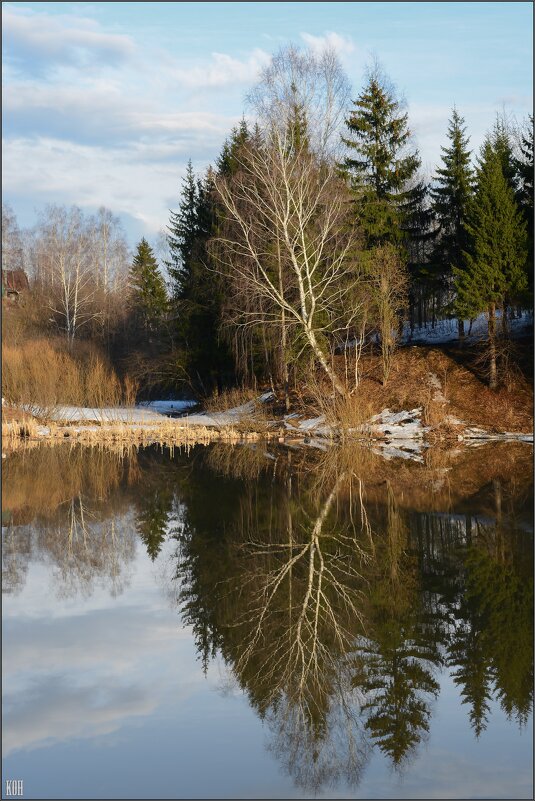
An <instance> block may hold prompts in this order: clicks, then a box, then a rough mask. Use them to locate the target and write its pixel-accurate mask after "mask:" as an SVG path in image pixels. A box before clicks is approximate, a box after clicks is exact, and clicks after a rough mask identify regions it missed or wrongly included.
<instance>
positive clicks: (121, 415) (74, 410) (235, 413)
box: [50, 392, 273, 428]
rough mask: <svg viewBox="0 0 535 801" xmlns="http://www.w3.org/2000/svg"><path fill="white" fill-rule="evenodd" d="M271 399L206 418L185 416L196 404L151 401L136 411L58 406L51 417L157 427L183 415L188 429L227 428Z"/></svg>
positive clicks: (263, 397)
mask: <svg viewBox="0 0 535 801" xmlns="http://www.w3.org/2000/svg"><path fill="white" fill-rule="evenodd" d="M272 397H273V393H272V392H266V393H264V395H261V396H260V397H259V398H258V399H257V400H256V401H254V400H251V401H248V402H247V403H244V404H242V405H241V406H236V407H234V408H233V409H228V410H226V411H224V412H212V413H211V414H207V413H205V412H200V413H198V414H187V413H186V412H187V410H188V409H191V408H193V407H194V406H197V405H198V404H197V403H196V402H195V401H150V402H149V403H145V404H140V405H138V406H135V407H127V406H117V407H110V408H104V409H93V408H89V407H82V406H59V407H58V408H57V409H55V410H54V412H52V414H51V415H50V417H51V418H52V419H53V420H56V421H60V420H61V421H64V420H65V421H68V422H72V423H90V422H94V423H103V422H105V423H156V422H163V421H164V420H169V415H170V414H182V417H181V418H180V419H181V422H182V423H184V424H187V425H190V424H191V425H203V426H207V427H209V428H210V427H220V426H228V425H232V424H233V423H237V422H238V421H239V420H241V419H243V418H246V417H250V416H251V415H253V414H254V411H255V409H256V407H257V404H258V403H265V402H266V401H267V400H269V399H270V398H272Z"/></svg>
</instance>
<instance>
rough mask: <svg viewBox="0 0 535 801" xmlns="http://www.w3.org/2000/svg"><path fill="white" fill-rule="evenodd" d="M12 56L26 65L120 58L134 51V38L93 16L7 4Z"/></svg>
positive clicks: (5, 28) (5, 13) (5, 23)
mask: <svg viewBox="0 0 535 801" xmlns="http://www.w3.org/2000/svg"><path fill="white" fill-rule="evenodd" d="M2 22H3V35H4V43H5V44H4V47H5V49H6V53H7V56H8V58H9V57H10V56H11V57H12V58H15V59H16V60H17V61H22V62H23V63H24V65H25V66H26V67H28V66H30V65H35V66H38V67H43V66H44V65H46V66H47V67H50V66H52V65H54V64H58V63H59V64H75V65H76V64H78V65H80V64H84V63H91V64H94V63H95V60H96V59H98V61H100V62H102V61H103V60H104V61H106V62H107V63H110V62H119V61H123V60H124V59H126V58H128V57H130V56H132V55H133V53H134V51H135V44H134V41H133V40H132V39H131V37H130V36H127V35H125V34H115V33H106V32H105V31H102V30H101V29H100V27H99V25H98V24H97V23H96V22H95V21H94V20H92V19H89V18H86V17H78V16H73V15H66V14H58V15H54V16H53V15H51V14H46V13H43V12H40V11H39V12H35V11H33V10H30V9H28V8H24V7H21V8H19V7H15V6H12V5H6V6H4V8H3V13H2Z"/></svg>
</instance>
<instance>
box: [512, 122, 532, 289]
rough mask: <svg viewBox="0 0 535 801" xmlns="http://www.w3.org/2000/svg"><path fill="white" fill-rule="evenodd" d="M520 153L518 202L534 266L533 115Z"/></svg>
mask: <svg viewBox="0 0 535 801" xmlns="http://www.w3.org/2000/svg"><path fill="white" fill-rule="evenodd" d="M518 149H519V153H518V155H517V157H516V158H515V159H514V166H515V170H516V179H517V186H518V189H517V201H518V203H519V205H520V208H521V209H522V212H523V214H524V219H525V221H526V226H527V233H528V251H529V253H528V264H533V115H531V116H530V117H529V120H528V123H527V124H526V125H525V127H524V131H523V133H522V135H521V137H520V142H519V148H518ZM528 278H529V283H530V289H531V291H533V273H532V271H531V270H530V271H529V275H528Z"/></svg>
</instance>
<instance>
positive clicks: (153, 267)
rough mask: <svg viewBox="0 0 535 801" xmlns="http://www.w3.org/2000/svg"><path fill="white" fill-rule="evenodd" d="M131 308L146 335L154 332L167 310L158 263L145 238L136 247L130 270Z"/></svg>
mask: <svg viewBox="0 0 535 801" xmlns="http://www.w3.org/2000/svg"><path fill="white" fill-rule="evenodd" d="M130 287H131V291H132V306H133V309H134V313H135V315H136V317H137V320H138V324H139V325H140V326H142V327H143V328H144V329H145V332H146V333H154V332H156V331H157V330H158V329H159V328H160V326H161V324H162V321H163V319H164V317H165V314H166V312H167V310H168V300H167V292H166V289H165V283H164V280H163V277H162V275H161V273H160V270H159V268H158V262H157V260H156V258H155V256H154V253H153V252H152V248H151V247H150V245H149V243H148V242H147V240H146V239H145V238H143V239H142V240H141V242H140V243H139V245H138V246H137V252H136V255H135V257H134V261H133V263H132V267H131V268H130Z"/></svg>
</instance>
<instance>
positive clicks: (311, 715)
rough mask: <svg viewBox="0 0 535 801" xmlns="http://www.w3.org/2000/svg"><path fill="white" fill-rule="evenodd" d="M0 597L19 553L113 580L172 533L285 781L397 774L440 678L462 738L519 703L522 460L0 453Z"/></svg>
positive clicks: (422, 727)
mask: <svg viewBox="0 0 535 801" xmlns="http://www.w3.org/2000/svg"><path fill="white" fill-rule="evenodd" d="M3 468H4V482H3V490H2V492H3V496H2V502H3V510H4V511H3V522H4V523H5V526H4V527H3V545H4V548H3V570H4V590H5V591H6V592H11V593H17V592H20V591H21V589H22V588H23V586H24V582H25V576H26V573H27V570H28V563H29V561H30V559H32V558H35V557H36V555H37V556H38V557H39V558H41V559H42V560H44V561H46V562H47V563H48V564H50V565H51V566H52V569H53V574H54V581H55V586H56V590H57V593H58V595H59V596H62V597H72V596H74V595H76V594H81V595H84V596H86V597H87V596H88V595H89V594H91V592H92V591H93V590H94V587H95V586H96V584H99V585H104V586H106V587H107V588H108V589H109V590H110V592H112V594H120V593H122V592H124V591H125V589H126V587H127V586H128V580H129V566H130V565H131V564H132V561H133V558H134V555H135V549H136V544H138V543H140V542H142V543H143V547H144V548H145V549H146V551H147V554H148V555H149V557H150V558H151V560H153V561H156V560H157V559H158V555H159V554H160V553H161V550H162V547H163V546H164V544H166V548H167V549H169V548H170V549H171V551H170V552H171V553H172V554H173V568H172V571H171V574H170V575H168V578H167V582H168V584H169V585H170V586H168V587H167V588H166V589H167V590H168V591H170V592H173V591H174V595H175V598H176V603H177V610H178V612H179V614H180V615H181V617H182V619H183V620H184V621H185V622H186V623H187V624H188V625H190V626H191V628H192V631H193V634H194V637H195V642H196V647H197V650H198V654H199V659H200V661H201V664H202V667H203V669H204V670H205V671H206V670H207V668H208V665H209V663H210V661H211V660H212V659H213V658H214V657H215V656H216V654H221V655H222V657H223V659H224V661H225V662H226V664H227V665H228V666H229V668H230V669H231V671H232V673H233V675H234V677H235V679H236V681H237V682H238V684H239V686H240V688H241V689H242V690H243V692H244V693H245V694H246V696H247V698H248V700H249V703H250V705H251V706H252V707H253V708H254V709H255V711H256V713H257V714H258V716H259V718H261V719H262V720H264V721H265V722H266V724H267V727H268V730H269V732H270V743H269V748H270V750H271V751H272V753H273V754H275V755H276V757H277V759H278V760H279V761H280V763H281V765H283V766H284V768H285V769H286V771H287V772H288V773H289V774H290V775H291V776H292V778H293V780H294V782H295V783H296V784H297V786H299V787H301V788H303V789H305V790H307V791H314V792H319V791H320V790H321V789H322V788H326V787H335V786H338V785H340V784H345V785H348V786H349V787H353V788H356V787H357V786H358V784H359V782H360V780H361V778H362V775H363V772H364V770H365V767H366V765H367V763H368V761H369V759H370V755H371V753H372V751H373V749H376V750H378V751H380V752H381V753H382V754H383V755H384V756H385V757H386V758H387V759H388V760H389V761H390V763H391V765H392V766H393V767H394V768H395V769H396V770H402V769H403V768H406V767H407V766H408V765H409V764H410V762H411V759H413V758H414V756H415V755H416V754H417V753H418V750H419V748H420V746H421V743H422V742H423V741H424V740H425V739H426V737H427V736H428V735H429V732H430V729H431V727H432V716H433V708H434V704H435V702H436V699H437V698H438V696H439V693H440V684H441V676H442V675H443V674H444V671H447V672H448V673H449V674H450V675H451V676H452V677H453V679H454V682H455V684H456V685H457V686H458V688H459V692H460V695H461V698H462V702H463V704H465V705H466V711H467V715H468V718H469V720H470V724H471V726H472V729H473V732H474V735H475V737H480V735H481V734H482V732H484V730H485V729H486V727H487V726H489V725H491V720H490V709H491V699H493V698H496V699H498V700H499V703H500V704H501V707H502V709H503V710H504V712H505V713H506V715H507V716H508V717H509V718H510V719H511V720H512V721H514V723H515V724H517V725H519V726H525V724H526V723H527V721H528V718H529V715H530V713H531V709H532V703H533V630H532V614H533V576H532V555H533V541H532V531H533V522H532V517H531V508H532V478H531V452H530V449H529V448H528V447H527V446H525V445H524V444H518V445H501V444H500V445H493V446H491V448H481V449H477V450H465V451H459V452H449V453H440V452H436V451H435V452H433V453H430V454H427V457H426V462H425V463H424V464H407V463H406V462H404V463H402V464H400V463H399V462H397V461H395V462H390V463H389V462H384V461H383V460H382V459H381V458H380V457H378V456H375V455H374V454H372V453H370V452H369V451H366V450H363V449H357V448H344V449H340V450H335V449H332V450H330V451H328V452H327V453H314V452H312V451H291V450H282V449H281V450H276V449H271V450H266V449H265V448H264V446H261V447H260V446H259V447H256V448H248V447H247V448H246V447H242V448H237V449H236V448H235V449H232V448H230V447H227V446H212V447H211V448H208V449H203V448H198V449H194V451H193V452H192V453H191V454H186V453H180V452H174V453H172V454H170V453H169V452H165V453H161V452H159V451H158V450H156V449H150V448H149V449H141V450H136V449H130V450H127V451H121V452H117V453H112V452H109V451H99V450H97V449H94V450H89V449H84V448H65V447H56V448H44V449H38V450H34V451H32V452H31V454H24V453H16V454H13V455H11V456H10V457H9V458H8V459H7V460H5V464H4V465H3Z"/></svg>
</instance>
